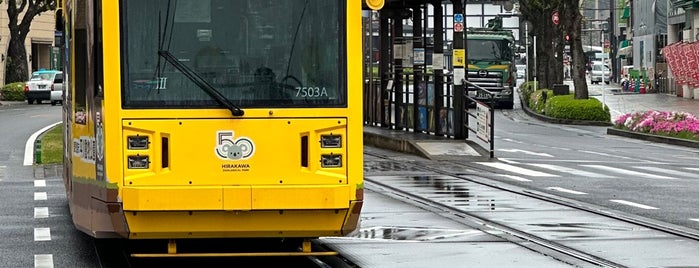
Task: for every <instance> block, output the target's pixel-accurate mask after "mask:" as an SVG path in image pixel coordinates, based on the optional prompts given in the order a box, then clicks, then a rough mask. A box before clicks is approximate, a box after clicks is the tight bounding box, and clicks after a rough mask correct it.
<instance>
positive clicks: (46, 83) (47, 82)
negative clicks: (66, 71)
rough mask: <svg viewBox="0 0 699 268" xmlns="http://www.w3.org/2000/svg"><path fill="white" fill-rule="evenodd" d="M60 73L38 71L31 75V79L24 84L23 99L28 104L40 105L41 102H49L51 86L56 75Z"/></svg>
mask: <svg viewBox="0 0 699 268" xmlns="http://www.w3.org/2000/svg"><path fill="white" fill-rule="evenodd" d="M59 73H61V77H62V72H61V71H56V70H40V71H36V72H33V73H32V77H31V78H29V81H27V82H26V83H25V86H24V97H25V98H26V99H27V102H28V103H29V104H33V103H34V101H36V103H41V101H43V100H47V101H50V100H51V86H52V85H53V81H54V80H55V78H56V74H59Z"/></svg>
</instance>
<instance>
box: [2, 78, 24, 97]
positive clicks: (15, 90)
mask: <svg viewBox="0 0 699 268" xmlns="http://www.w3.org/2000/svg"><path fill="white" fill-rule="evenodd" d="M0 97H2V98H0V99H1V100H4V101H24V82H15V83H12V84H7V85H5V86H3V87H2V90H1V91H0Z"/></svg>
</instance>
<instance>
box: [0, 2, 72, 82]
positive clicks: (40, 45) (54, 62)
mask: <svg viewBox="0 0 699 268" xmlns="http://www.w3.org/2000/svg"><path fill="white" fill-rule="evenodd" d="M23 15H24V14H22V15H20V16H23ZM8 24H9V18H8V15H7V1H3V2H2V3H1V4H0V85H4V83H5V68H6V64H7V60H6V59H7V48H8V44H9V42H10V30H9V28H8ZM54 29H55V19H54V13H53V12H52V11H49V12H44V13H41V14H39V15H38V16H36V17H34V20H33V21H32V25H31V27H30V30H29V34H28V35H27V38H26V39H25V41H24V46H25V49H26V51H27V66H28V70H29V74H31V72H33V71H37V70H40V69H57V68H58V66H59V64H60V61H59V60H58V59H57V58H56V57H54V55H56V54H57V53H55V52H54V51H56V50H54V47H53V39H54ZM27 79H29V77H27Z"/></svg>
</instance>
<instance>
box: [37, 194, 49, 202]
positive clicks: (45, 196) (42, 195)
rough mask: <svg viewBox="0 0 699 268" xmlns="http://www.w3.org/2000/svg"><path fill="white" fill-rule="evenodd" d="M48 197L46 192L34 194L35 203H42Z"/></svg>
mask: <svg viewBox="0 0 699 268" xmlns="http://www.w3.org/2000/svg"><path fill="white" fill-rule="evenodd" d="M47 199H48V195H47V194H46V192H36V193H34V201H42V200H47Z"/></svg>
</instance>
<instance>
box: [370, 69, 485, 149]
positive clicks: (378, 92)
mask: <svg viewBox="0 0 699 268" xmlns="http://www.w3.org/2000/svg"><path fill="white" fill-rule="evenodd" d="M398 76H400V77H398ZM414 76H415V73H412V72H402V73H388V74H385V75H384V79H386V80H387V81H383V82H384V83H382V81H381V80H380V79H378V78H377V79H374V80H367V81H365V84H364V123H365V124H366V125H370V126H377V127H384V128H389V129H396V130H403V131H410V132H417V133H423V134H426V135H435V136H443V137H449V138H455V134H454V133H455V131H454V130H455V127H463V128H464V129H467V130H468V132H467V133H475V134H476V137H478V138H480V140H482V141H484V142H486V143H488V144H490V157H491V158H492V157H494V156H493V154H494V153H493V151H494V145H493V140H494V122H495V121H494V109H493V107H494V104H495V99H494V96H495V93H494V92H491V91H489V90H487V89H485V88H483V87H481V86H478V85H475V84H473V83H471V82H468V81H464V83H465V84H467V85H469V86H471V87H475V88H477V90H478V92H483V94H485V95H487V96H489V103H486V102H481V101H478V100H476V99H475V98H472V97H469V96H468V91H464V102H465V103H464V105H461V107H464V108H463V110H461V111H459V112H461V113H462V114H463V115H464V116H461V118H462V119H463V122H455V120H454V118H455V116H454V110H455V108H454V107H455V105H454V81H453V76H452V75H450V74H445V75H437V76H436V75H434V74H432V73H427V74H425V73H423V74H418V79H415V77H414ZM436 77H437V79H442V80H441V81H435V79H436ZM388 78H390V79H388ZM393 81H400V83H394V82H393ZM415 82H417V85H416V84H415ZM437 82H439V83H437ZM382 84H384V85H385V86H384V87H382V86H381V85H382ZM471 107H472V108H476V109H473V110H471V109H469V108H471ZM479 107H480V108H481V109H484V108H485V109H487V110H488V111H487V112H488V114H487V115H485V117H486V118H487V120H488V121H487V122H485V126H483V125H479V124H482V123H483V122H482V120H483V118H482V117H483V116H484V115H483V111H480V110H479V109H478V108H479ZM479 116H480V117H479ZM469 118H475V119H476V120H469ZM479 120H480V121H479ZM484 127H485V128H487V129H486V130H484V129H483V128H484ZM483 131H485V132H487V133H488V136H487V137H485V136H483ZM466 138H467V139H468V134H466Z"/></svg>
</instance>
